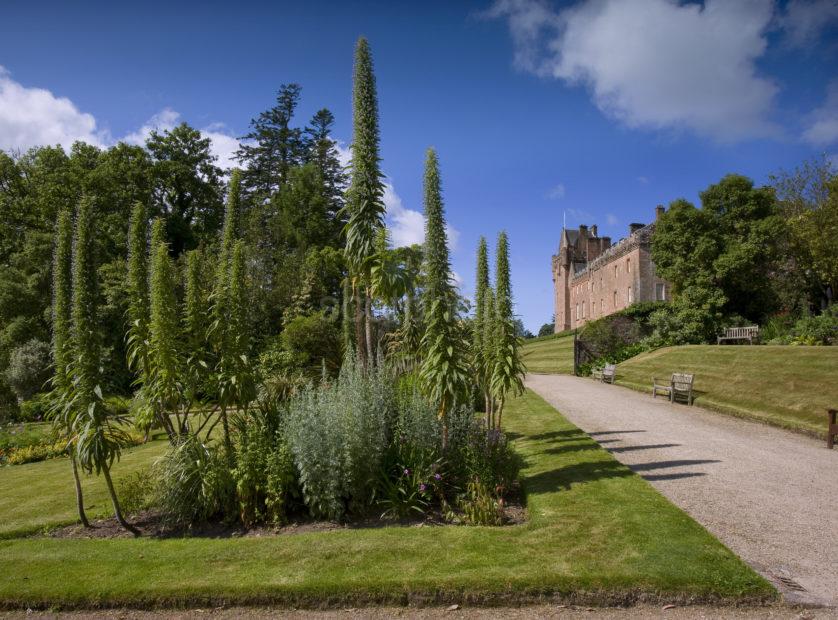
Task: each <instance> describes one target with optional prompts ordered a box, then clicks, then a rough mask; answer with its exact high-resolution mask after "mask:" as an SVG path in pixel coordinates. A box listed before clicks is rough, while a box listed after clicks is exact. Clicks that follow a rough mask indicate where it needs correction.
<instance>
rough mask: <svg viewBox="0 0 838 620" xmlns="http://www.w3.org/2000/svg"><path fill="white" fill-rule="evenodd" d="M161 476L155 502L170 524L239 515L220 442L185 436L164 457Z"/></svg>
mask: <svg viewBox="0 0 838 620" xmlns="http://www.w3.org/2000/svg"><path fill="white" fill-rule="evenodd" d="M158 479H159V480H160V485H159V487H158V489H157V498H156V502H157V504H158V505H159V507H160V510H161V512H162V515H163V520H164V522H165V523H167V524H168V525H171V526H174V527H188V526H191V525H194V524H196V523H201V522H205V521H207V520H209V519H211V518H213V517H219V518H222V519H225V520H233V519H234V518H235V516H236V507H235V483H234V481H233V478H232V476H231V474H230V468H229V464H228V461H227V458H226V456H225V454H224V450H223V448H221V447H219V446H213V445H206V444H204V443H202V442H201V441H200V440H199V439H198V438H197V437H194V436H190V437H187V438H185V439H183V440H182V441H181V442H180V443H179V444H178V445H176V446H174V447H172V448H171V449H170V450H169V451H168V453H167V454H166V455H165V456H164V457H163V459H162V460H161V462H160V466H159V472H158Z"/></svg>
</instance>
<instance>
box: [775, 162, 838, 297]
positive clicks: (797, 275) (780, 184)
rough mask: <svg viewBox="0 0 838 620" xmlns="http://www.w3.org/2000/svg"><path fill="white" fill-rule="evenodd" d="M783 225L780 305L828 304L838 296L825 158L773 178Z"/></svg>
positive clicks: (829, 170)
mask: <svg viewBox="0 0 838 620" xmlns="http://www.w3.org/2000/svg"><path fill="white" fill-rule="evenodd" d="M772 184H773V186H774V188H775V190H776V192H777V197H778V199H779V203H780V209H781V212H782V215H783V218H784V219H785V221H786V225H787V234H786V235H784V237H783V239H782V241H783V246H784V247H783V250H784V257H785V259H786V260H785V263H784V264H782V265H781V271H780V273H779V274H778V275H779V278H778V279H779V281H780V284H781V287H782V288H781V294H782V295H783V298H784V301H785V302H786V303H785V305H786V306H787V307H791V309H797V308H795V305H796V302H799V301H800V297H801V294H802V295H803V296H804V300H803V308H801V310H803V312H804V313H805V312H806V311H808V310H809V308H810V307H814V308H817V307H818V306H821V305H823V304H824V303H825V304H830V303H832V302H833V301H834V299H835V296H836V291H838V258H836V257H838V250H836V246H837V245H838V232H836V227H837V226H838V172H836V168H835V165H834V164H833V163H832V162H831V161H830V160H829V159H828V158H827V157H826V156H825V155H824V156H822V157H820V158H818V159H814V160H811V161H807V162H804V163H803V165H801V166H800V167H798V168H797V169H795V170H793V171H792V172H780V173H779V174H777V175H775V176H773V177H772Z"/></svg>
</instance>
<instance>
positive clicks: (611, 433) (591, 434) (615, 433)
mask: <svg viewBox="0 0 838 620" xmlns="http://www.w3.org/2000/svg"><path fill="white" fill-rule="evenodd" d="M645 432H646V431H641V430H636V431H596V432H594V433H588V435H590V436H591V437H597V436H599V435H622V434H624V433H645Z"/></svg>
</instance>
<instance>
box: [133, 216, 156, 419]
mask: <svg viewBox="0 0 838 620" xmlns="http://www.w3.org/2000/svg"><path fill="white" fill-rule="evenodd" d="M149 303H150V302H149V293H148V214H147V212H146V208H145V206H143V204H142V203H139V202H138V203H137V204H135V205H134V208H133V209H132V211H131V220H130V223H129V226H128V337H127V342H128V367H129V368H130V369H131V370H133V371H134V372H135V373H136V375H137V379H136V381H135V384H136V385H139V386H140V390H139V392H138V393H137V400H138V402H141V403H144V404H145V394H144V386H146V385H147V384H148V382H149V371H150V368H149V359H148V347H149V331H148V330H149V322H150V312H151V310H150V306H149ZM153 422H154V411H153V409H152V407H150V406H142V407H140V408H139V409H138V411H137V415H136V417H135V424H136V425H137V426H138V427H139V428H144V429H146V430H148V429H149V428H150V427H151V426H152V424H153Z"/></svg>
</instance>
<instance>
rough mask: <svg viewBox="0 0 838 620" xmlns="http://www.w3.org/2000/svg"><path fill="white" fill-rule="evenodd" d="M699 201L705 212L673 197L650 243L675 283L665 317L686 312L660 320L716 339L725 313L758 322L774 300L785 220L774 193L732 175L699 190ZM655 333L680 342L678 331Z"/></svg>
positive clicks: (698, 337)
mask: <svg viewBox="0 0 838 620" xmlns="http://www.w3.org/2000/svg"><path fill="white" fill-rule="evenodd" d="M701 201H702V208H701V209H696V208H695V207H694V206H693V205H692V204H690V203H689V202H687V201H686V200H683V199H682V200H677V201H675V202H673V203H672V204H671V205H670V208H669V210H668V211H667V212H666V214H664V216H663V217H662V218H661V219H660V220H659V221H658V222H657V225H656V228H655V234H654V237H653V240H652V259H653V260H654V261H655V268H656V270H657V273H658V274H659V275H660V276H661V277H663V278H665V279H666V280H668V281H670V282H671V283H672V285H673V295H674V303H673V304H672V305H671V307H669V308H667V309H663V310H661V311H660V313H661V316H662V315H663V314H666V313H670V314H672V313H675V315H677V314H678V313H680V312H683V313H686V314H684V316H683V317H682V318H683V321H682V320H681V319H678V318H677V316H673V319H672V321H669V322H668V323H667V322H665V321H664V322H660V321H659V322H657V323H656V324H657V325H658V326H659V327H662V326H663V325H665V324H669V325H670V326H671V327H674V328H676V329H677V325H678V324H679V323H680V322H683V323H684V324H687V323H689V324H690V325H691V327H690V329H689V330H688V333H689V340H688V341H689V342H703V341H706V340H708V339H711V338H712V337H713V336H714V335H715V333H716V331H717V330H718V329H719V327H720V326H721V320H722V318H723V317H725V316H741V317H745V319H747V320H748V321H760V320H761V319H762V318H763V317H765V316H767V315H768V314H770V312H771V311H772V310H773V309H774V308H776V305H777V300H776V297H775V295H774V289H773V288H772V286H771V277H772V275H773V274H774V273H775V271H776V266H777V259H778V243H777V241H778V239H779V238H780V236H781V235H782V231H783V223H782V220H781V219H780V217H779V215H778V211H777V205H776V201H775V199H774V194H773V191H772V190H771V189H770V188H755V187H754V185H753V182H752V181H751V180H749V179H747V178H745V177H742V176H738V175H728V176H726V177H725V178H723V179H722V180H721V181H720V182H719V183H717V184H715V185H711V186H710V187H708V188H707V190H705V191H704V192H702V193H701ZM700 315H703V317H704V318H702V319H701V320H698V319H699V316H700ZM688 317H689V318H688ZM652 322H653V323H655V321H654V320H653V321H652ZM658 333H659V335H660V336H661V338H662V340H663V341H669V340H672V341H675V340H678V341H682V340H683V335H679V334H677V333H675V332H664V331H659V332H658Z"/></svg>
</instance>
